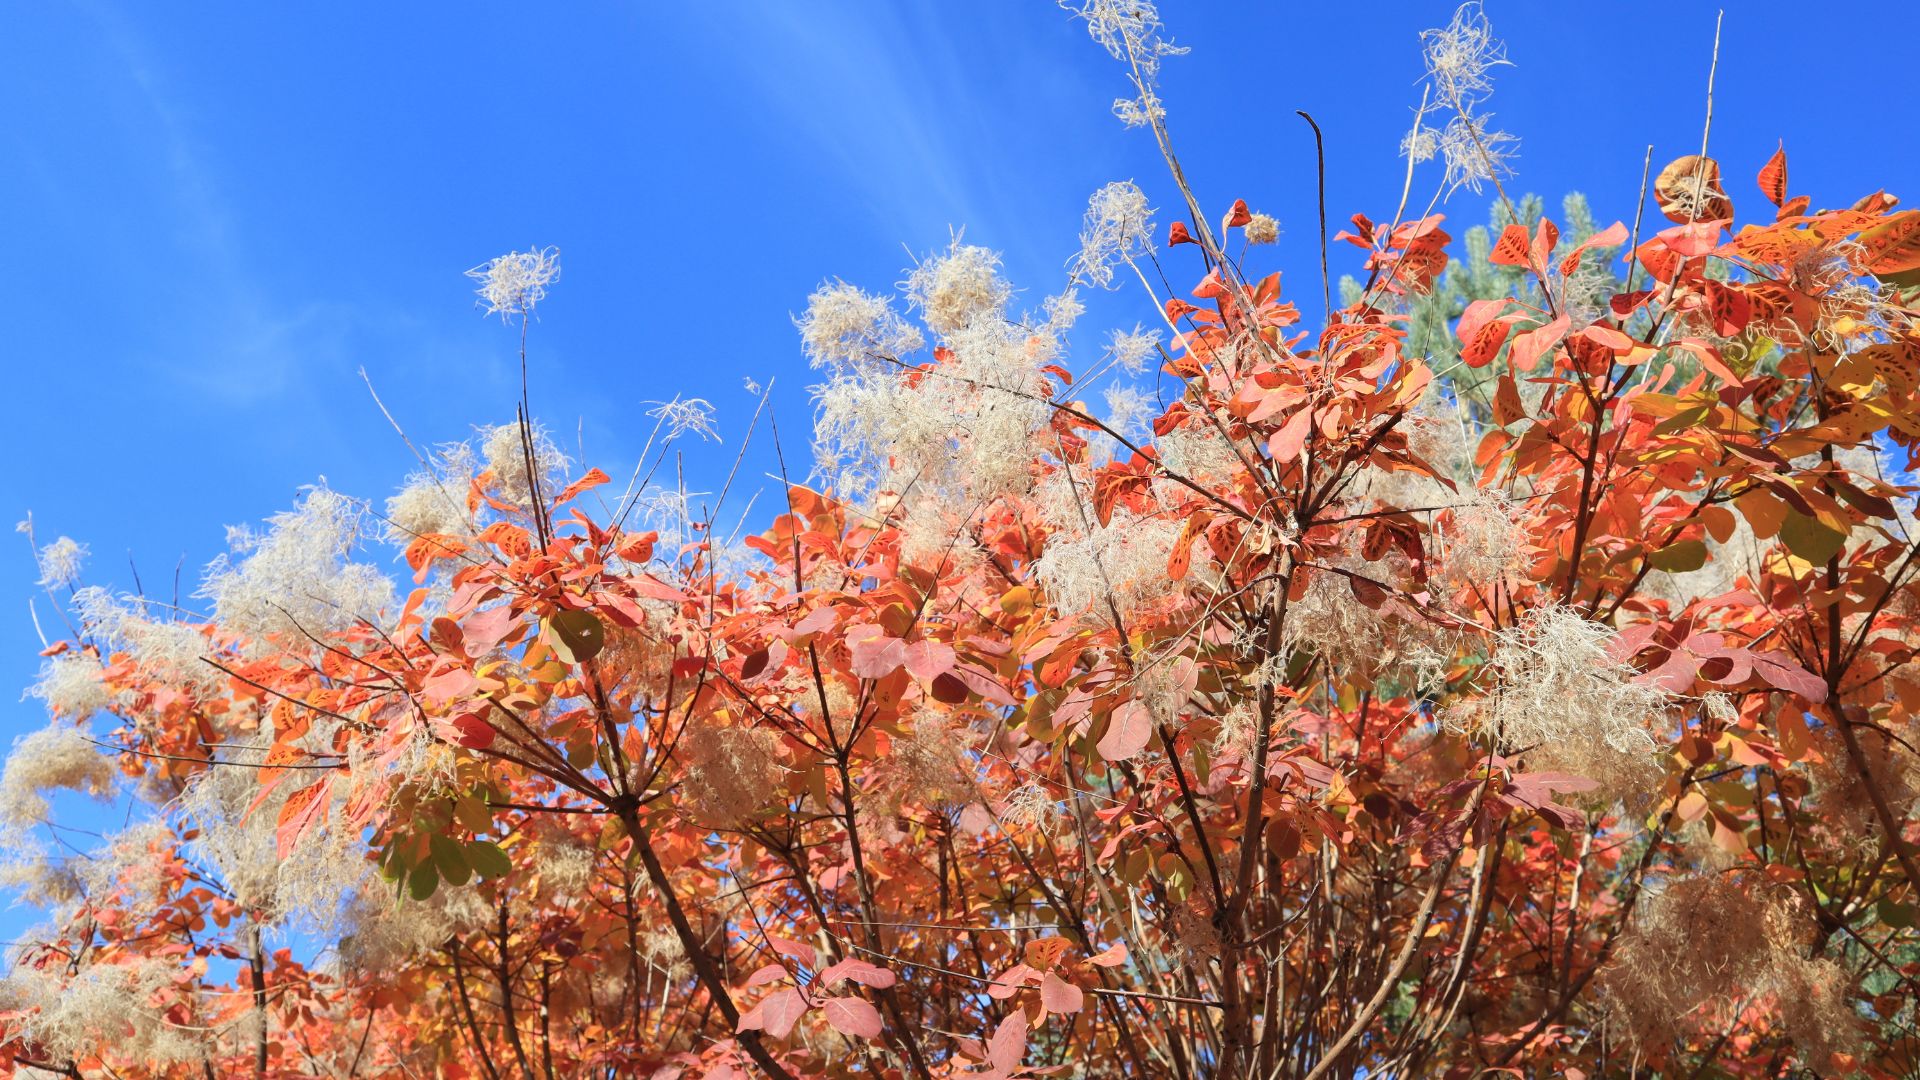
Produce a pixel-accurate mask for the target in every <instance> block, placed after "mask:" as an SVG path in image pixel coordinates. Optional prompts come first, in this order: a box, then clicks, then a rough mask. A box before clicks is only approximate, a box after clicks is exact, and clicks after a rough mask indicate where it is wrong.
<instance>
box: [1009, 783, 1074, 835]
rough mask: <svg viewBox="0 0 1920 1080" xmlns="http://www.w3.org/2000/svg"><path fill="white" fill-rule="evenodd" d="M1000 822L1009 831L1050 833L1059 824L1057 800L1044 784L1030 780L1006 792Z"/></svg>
mask: <svg viewBox="0 0 1920 1080" xmlns="http://www.w3.org/2000/svg"><path fill="white" fill-rule="evenodd" d="M1000 824H1001V825H1002V826H1003V827H1004V828H1006V829H1007V831H1009V832H1025V831H1027V830H1034V831H1038V832H1041V833H1047V834H1051V833H1052V832H1053V830H1054V829H1055V828H1056V827H1058V826H1059V824H1060V819H1059V801H1058V800H1056V799H1055V798H1054V797H1053V793H1052V792H1050V791H1048V790H1047V787H1046V785H1045V784H1042V783H1039V782H1038V781H1033V780H1030V781H1028V782H1027V783H1025V784H1022V785H1020V786H1019V787H1017V788H1014V789H1013V790H1012V791H1011V792H1009V793H1008V794H1007V797H1006V800H1005V801H1004V802H1003V803H1002V804H1001V807H1000Z"/></svg>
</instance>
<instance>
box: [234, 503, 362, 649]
mask: <svg viewBox="0 0 1920 1080" xmlns="http://www.w3.org/2000/svg"><path fill="white" fill-rule="evenodd" d="M364 517H365V514H364V511H363V510H362V508H361V507H360V505H359V504H357V503H356V502H354V501H353V500H352V499H349V498H347V497H346V496H344V495H341V494H339V493H338V492H335V491H332V490H330V489H328V488H326V487H324V486H317V487H313V488H310V489H308V491H307V493H306V495H304V496H303V497H302V498H301V499H300V501H299V503H298V504H297V505H296V506H295V507H294V509H292V510H289V511H284V512H282V513H279V514H275V515H274V516H273V517H271V518H269V519H268V525H269V528H268V530H267V532H265V533H264V534H256V533H254V532H252V531H251V530H247V529H239V530H234V531H233V540H232V544H233V547H234V549H235V550H234V555H238V556H240V558H239V559H238V560H237V561H236V560H235V559H234V558H233V556H222V557H221V558H219V559H216V560H215V561H214V562H213V563H212V564H211V565H210V566H208V568H207V574H206V579H205V582H204V584H203V585H202V587H201V590H200V595H201V596H203V597H206V598H208V599H210V600H212V601H213V608H214V618H215V621H217V622H218V623H219V624H220V625H221V626H223V627H226V628H227V629H230V630H233V631H236V632H238V633H241V634H244V635H246V636H247V637H250V638H267V637H272V636H276V635H277V636H283V637H287V638H302V639H304V637H305V635H307V634H312V635H315V636H319V635H322V634H325V633H330V632H333V631H338V630H342V629H345V628H346V627H348V626H350V625H352V624H354V623H356V622H363V621H376V620H378V619H379V618H380V617H381V614H382V612H384V611H385V610H386V609H387V608H389V607H390V606H391V605H392V603H393V583H392V582H391V581H389V580H387V578H386V577H384V576H383V575H382V574H381V573H380V572H379V571H378V570H376V569H375V568H374V567H372V566H370V565H367V564H365V563H356V562H353V561H351V560H350V559H349V558H348V556H349V555H350V554H351V553H352V551H353V548H354V547H355V546H356V545H357V544H358V542H359V539H360V530H361V526H362V524H363V518H364Z"/></svg>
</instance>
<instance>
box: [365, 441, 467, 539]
mask: <svg viewBox="0 0 1920 1080" xmlns="http://www.w3.org/2000/svg"><path fill="white" fill-rule="evenodd" d="M476 465H477V463H476V461H475V459H474V454H473V448H472V447H471V446H468V445H467V444H466V443H453V444H451V445H448V446H444V447H441V448H440V449H439V451H438V452H437V453H435V454H434V455H433V457H432V458H430V459H429V460H428V467H427V468H426V469H424V470H421V471H418V472H415V473H412V474H410V475H409V476H408V477H407V481H406V484H405V486H403V487H402V488H401V489H400V490H399V491H398V492H396V493H395V494H393V495H392V496H390V497H389V498H388V499H387V513H386V519H387V539H388V540H389V541H391V542H393V543H395V544H398V545H400V546H401V547H405V546H407V545H408V544H411V543H413V541H414V540H416V539H418V538H419V537H422V536H455V537H462V536H466V535H468V534H470V533H471V532H473V530H474V527H475V525H476V522H475V521H474V519H473V514H472V513H471V512H470V511H469V510H468V509H467V493H468V491H469V490H471V488H472V486H473V477H474V473H475V472H476Z"/></svg>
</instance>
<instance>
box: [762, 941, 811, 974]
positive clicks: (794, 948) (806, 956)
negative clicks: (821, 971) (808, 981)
mask: <svg viewBox="0 0 1920 1080" xmlns="http://www.w3.org/2000/svg"><path fill="white" fill-rule="evenodd" d="M767 944H769V945H771V946H773V951H774V952H777V953H779V954H780V955H781V956H787V957H792V958H793V959H795V960H798V961H800V962H801V963H803V964H805V965H807V966H808V967H813V966H814V965H816V964H818V963H819V962H820V954H819V953H817V952H815V951H814V949H813V946H811V945H808V944H805V943H804V942H799V941H792V940H789V939H787V938H783V937H774V936H772V935H771V934H769V935H768V936H767Z"/></svg>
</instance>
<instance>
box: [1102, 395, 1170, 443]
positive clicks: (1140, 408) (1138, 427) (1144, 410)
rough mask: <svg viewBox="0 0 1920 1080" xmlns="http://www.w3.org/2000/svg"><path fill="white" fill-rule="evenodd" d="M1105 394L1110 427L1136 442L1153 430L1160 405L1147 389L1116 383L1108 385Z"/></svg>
mask: <svg viewBox="0 0 1920 1080" xmlns="http://www.w3.org/2000/svg"><path fill="white" fill-rule="evenodd" d="M1103 396H1104V397H1105V398H1106V400H1107V426H1108V427H1110V428H1112V429H1113V430H1115V431H1117V432H1119V433H1120V434H1122V435H1125V436H1126V437H1127V438H1129V439H1132V440H1134V441H1135V442H1139V441H1141V440H1143V439H1145V438H1146V437H1147V436H1148V435H1149V434H1150V433H1151V432H1152V431H1153V418H1154V417H1156V416H1158V415H1160V406H1159V403H1158V402H1156V401H1154V399H1153V398H1152V397H1151V396H1150V395H1148V394H1147V392H1146V391H1144V390H1142V389H1140V388H1139V387H1137V386H1121V385H1117V384H1116V385H1114V386H1109V387H1107V389H1106V392H1105V394H1104V395H1103ZM1114 449H1115V450H1116V451H1118V450H1119V449H1120V448H1119V447H1118V446H1116V447H1114Z"/></svg>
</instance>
